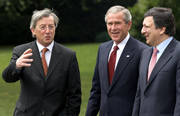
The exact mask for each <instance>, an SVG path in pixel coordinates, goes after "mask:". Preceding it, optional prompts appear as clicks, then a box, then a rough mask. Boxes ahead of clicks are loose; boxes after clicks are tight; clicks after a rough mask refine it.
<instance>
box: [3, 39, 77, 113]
mask: <svg viewBox="0 0 180 116" xmlns="http://www.w3.org/2000/svg"><path fill="white" fill-rule="evenodd" d="M28 48H31V49H32V53H33V56H32V58H33V60H34V61H33V63H32V65H31V67H25V68H22V69H21V70H17V69H16V68H15V67H16V66H15V63H16V60H17V59H18V58H19V57H20V56H21V55H22V54H23V52H24V51H25V50H27V49H28ZM3 79H4V80H5V81H6V82H16V81H18V80H20V84H21V92H20V96H19V99H18V101H17V104H16V109H15V112H14V116H41V115H42V116H63V114H64V116H69V115H70V116H78V114H79V112H80V104H81V86H80V74H79V68H78V63H77V59H76V55H75V53H74V52H73V51H71V50H70V49H68V48H65V47H63V46H62V45H60V44H58V43H56V42H55V43H54V47H53V50H52V56H51V60H50V64H49V68H48V73H47V77H45V76H44V73H43V68H42V63H41V58H40V53H39V51H38V47H37V45H36V42H35V41H34V42H31V43H27V44H23V45H20V46H17V47H15V48H14V50H13V55H12V58H11V61H10V64H9V66H8V67H7V68H6V69H5V70H4V71H3Z"/></svg>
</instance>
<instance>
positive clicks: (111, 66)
mask: <svg viewBox="0 0 180 116" xmlns="http://www.w3.org/2000/svg"><path fill="white" fill-rule="evenodd" d="M113 49H114V50H113V51H112V53H111V56H110V59H109V62H108V71H109V83H110V84H111V83H112V78H113V75H114V68H115V63H116V53H117V50H118V49H119V48H118V46H114V48H113Z"/></svg>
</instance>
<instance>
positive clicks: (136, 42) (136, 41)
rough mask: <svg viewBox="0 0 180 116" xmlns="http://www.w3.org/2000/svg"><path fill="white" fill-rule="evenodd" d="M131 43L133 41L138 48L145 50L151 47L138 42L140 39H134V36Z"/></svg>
mask: <svg viewBox="0 0 180 116" xmlns="http://www.w3.org/2000/svg"><path fill="white" fill-rule="evenodd" d="M129 41H132V43H133V44H135V45H136V47H139V48H143V49H145V48H148V47H149V46H148V45H146V44H145V43H143V42H141V41H140V40H138V39H136V38H134V37H132V36H131V37H130V39H129Z"/></svg>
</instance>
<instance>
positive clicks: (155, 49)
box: [147, 48, 158, 81]
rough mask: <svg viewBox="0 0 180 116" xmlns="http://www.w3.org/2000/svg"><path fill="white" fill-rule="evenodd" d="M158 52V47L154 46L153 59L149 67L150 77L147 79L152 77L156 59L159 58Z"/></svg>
mask: <svg viewBox="0 0 180 116" xmlns="http://www.w3.org/2000/svg"><path fill="white" fill-rule="evenodd" d="M157 53H158V49H157V48H154V50H153V54H152V57H151V61H150V63H149V69H148V78H147V81H149V78H150V75H151V72H152V70H153V68H154V66H155V64H156V60H157Z"/></svg>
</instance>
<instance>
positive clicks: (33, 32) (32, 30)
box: [31, 28, 36, 36]
mask: <svg viewBox="0 0 180 116" xmlns="http://www.w3.org/2000/svg"><path fill="white" fill-rule="evenodd" d="M31 32H32V35H34V36H35V35H36V33H35V29H34V28H31Z"/></svg>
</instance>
